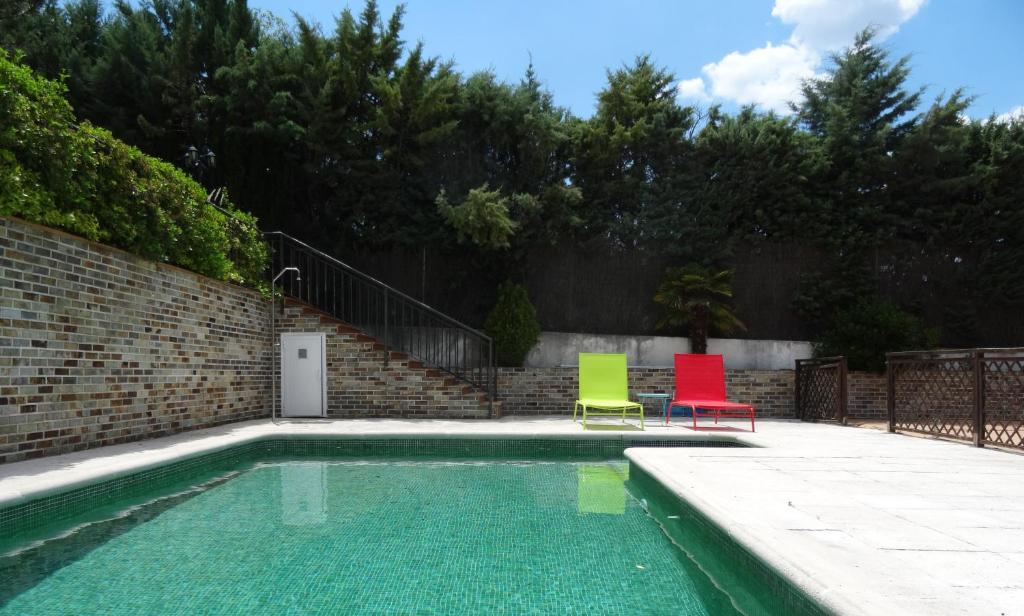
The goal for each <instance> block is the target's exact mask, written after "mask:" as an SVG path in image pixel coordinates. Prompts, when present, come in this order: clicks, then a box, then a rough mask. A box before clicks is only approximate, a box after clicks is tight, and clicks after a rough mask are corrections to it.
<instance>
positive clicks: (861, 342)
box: [815, 298, 938, 372]
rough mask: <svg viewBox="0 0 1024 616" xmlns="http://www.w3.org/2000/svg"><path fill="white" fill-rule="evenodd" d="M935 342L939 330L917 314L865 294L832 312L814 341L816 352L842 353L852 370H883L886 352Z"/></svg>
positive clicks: (931, 344)
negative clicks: (822, 332) (852, 302)
mask: <svg viewBox="0 0 1024 616" xmlns="http://www.w3.org/2000/svg"><path fill="white" fill-rule="evenodd" d="M937 343H938V333H937V332H936V331H935V330H933V329H929V328H926V327H925V326H924V323H923V322H922V321H921V320H920V319H919V318H917V317H915V316H914V315H912V314H910V313H908V312H905V311H903V310H900V309H899V308H898V307H896V306H894V305H893V304H890V303H889V302H886V301H883V300H880V299H877V298H867V299H862V300H860V301H859V302H857V303H856V304H854V305H852V306H850V307H849V308H846V309H843V310H840V311H839V312H837V313H836V314H835V316H834V317H833V319H832V323H831V325H830V326H829V327H828V329H827V330H826V331H825V333H824V334H823V336H822V338H821V340H820V341H819V342H818V343H817V344H816V345H815V355H817V356H819V357H829V356H834V355H845V356H846V359H847V362H848V365H849V366H850V369H852V370H871V371H873V372H883V371H885V354H886V353H889V352H892V351H911V350H915V349H929V348H933V347H935V345H936V344H937Z"/></svg>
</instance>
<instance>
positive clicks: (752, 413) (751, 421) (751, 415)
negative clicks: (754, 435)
mask: <svg viewBox="0 0 1024 616" xmlns="http://www.w3.org/2000/svg"><path fill="white" fill-rule="evenodd" d="M750 431H751V432H757V430H755V429H754V407H750Z"/></svg>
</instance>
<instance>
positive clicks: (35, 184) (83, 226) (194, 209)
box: [0, 49, 267, 287]
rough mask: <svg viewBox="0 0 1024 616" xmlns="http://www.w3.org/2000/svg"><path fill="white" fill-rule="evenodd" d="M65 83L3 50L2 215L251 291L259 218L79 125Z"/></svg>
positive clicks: (260, 249) (261, 257) (257, 277)
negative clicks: (215, 201) (217, 203)
mask: <svg viewBox="0 0 1024 616" xmlns="http://www.w3.org/2000/svg"><path fill="white" fill-rule="evenodd" d="M64 97H65V88H64V86H63V84H61V83H59V82H55V81H50V80H47V79H43V78H41V77H39V76H37V75H35V74H34V73H32V71H31V70H30V69H28V68H26V67H24V66H22V65H20V64H19V63H18V62H17V58H15V59H14V61H11V59H10V58H9V57H8V56H7V54H6V53H5V52H4V51H3V50H2V49H0V216H17V217H20V218H23V219H25V220H28V221H30V222H35V223H39V224H43V225H47V226H51V227H60V228H62V229H66V230H67V231H70V232H72V233H75V234H78V235H81V236H83V237H85V238H88V239H90V240H95V241H100V242H104V243H107V244H111V245H113V246H118V247H121V248H124V249H126V250H128V251H130V252H133V253H135V254H138V255H140V256H142V257H145V258H147V259H152V260H155V261H163V262H166V263H173V264H175V265H179V266H181V267H184V268H187V269H190V270H192V271H195V272H198V273H200V274H204V275H206V276H210V277H213V278H219V279H221V280H230V281H233V282H237V283H239V284H245V285H248V286H252V287H260V286H261V285H262V279H263V270H264V267H265V263H266V257H267V249H266V245H265V243H264V242H263V240H262V237H261V236H260V233H259V230H258V228H257V227H256V221H255V219H254V218H253V217H252V216H250V215H248V214H245V213H243V212H240V211H238V210H236V209H235V208H234V207H233V206H232V205H231V204H230V202H228V201H227V200H226V199H225V201H224V204H223V206H222V208H221V209H220V210H218V209H217V208H216V207H214V206H213V205H211V204H210V203H208V202H207V198H206V192H205V191H204V190H203V188H202V187H201V186H200V185H199V184H197V183H196V182H195V181H193V180H192V179H191V178H189V177H188V176H187V175H185V173H184V172H182V171H181V170H180V169H178V168H177V167H175V166H174V165H172V164H170V163H167V162H165V161H162V160H159V159H157V158H153V157H151V156H146V155H145V154H143V153H142V152H140V151H139V150H138V149H137V148H134V147H132V146H130V145H128V144H126V143H124V142H122V141H119V140H117V139H115V138H114V136H113V135H111V134H110V133H109V132H108V131H106V130H103V129H101V128H97V127H94V126H92V125H91V124H89V123H87V122H83V123H82V124H81V125H80V126H76V125H75V116H74V113H73V112H72V110H71V106H70V105H69V104H68V102H67V100H65V98H64Z"/></svg>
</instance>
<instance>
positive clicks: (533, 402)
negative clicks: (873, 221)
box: [498, 367, 886, 419]
mask: <svg viewBox="0 0 1024 616" xmlns="http://www.w3.org/2000/svg"><path fill="white" fill-rule="evenodd" d="M577 370H578V369H577V368H576V367H559V368H499V369H498V396H499V398H500V399H501V401H502V412H503V413H504V414H506V415H551V414H572V406H573V402H574V401H575V400H576V397H577V391H578V390H577V384H576V378H577ZM793 377H794V373H793V371H792V370H726V371H725V379H726V383H725V385H726V391H727V392H728V395H729V399H730V400H736V401H742V402H750V403H751V404H753V405H754V406H755V408H757V414H758V417H782V418H792V417H794V416H795V413H794V408H793V403H794V399H793ZM673 387H674V374H673V370H672V369H671V368H644V367H631V368H630V369H629V391H630V393H644V392H651V393H672V390H673ZM848 387H849V398H848V405H847V409H848V413H849V417H851V418H855V419H875V418H877V419H884V418H885V416H886V409H885V375H877V374H872V373H868V372H851V373H849V383H848ZM654 404H656V403H652V405H654ZM659 410H660V407H655V406H652V407H650V408H649V410H648V415H650V414H651V413H653V412H657V411H659Z"/></svg>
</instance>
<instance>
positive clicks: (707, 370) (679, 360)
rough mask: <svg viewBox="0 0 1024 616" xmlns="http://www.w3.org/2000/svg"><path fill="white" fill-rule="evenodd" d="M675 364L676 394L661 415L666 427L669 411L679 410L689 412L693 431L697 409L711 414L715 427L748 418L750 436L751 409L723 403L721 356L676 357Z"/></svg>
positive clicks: (723, 383) (747, 405)
mask: <svg viewBox="0 0 1024 616" xmlns="http://www.w3.org/2000/svg"><path fill="white" fill-rule="evenodd" d="M675 360H676V393H675V395H674V396H673V397H672V402H670V403H669V406H668V412H667V413H666V414H665V424H666V425H668V423H669V419H670V418H671V417H672V407H675V406H679V407H684V408H689V409H690V411H691V415H693V429H694V430H696V429H697V414H698V409H699V410H702V411H709V412H711V413H714V416H715V423H716V424H717V423H718V420H719V418H721V417H743V418H747V417H749V418H750V431H751V432H754V407H753V406H752V405H750V404H742V403H739V402H729V401H728V400H726V399H725V365H724V363H723V362H722V356H721V355H691V354H680V353H677V354H676V356H675Z"/></svg>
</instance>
